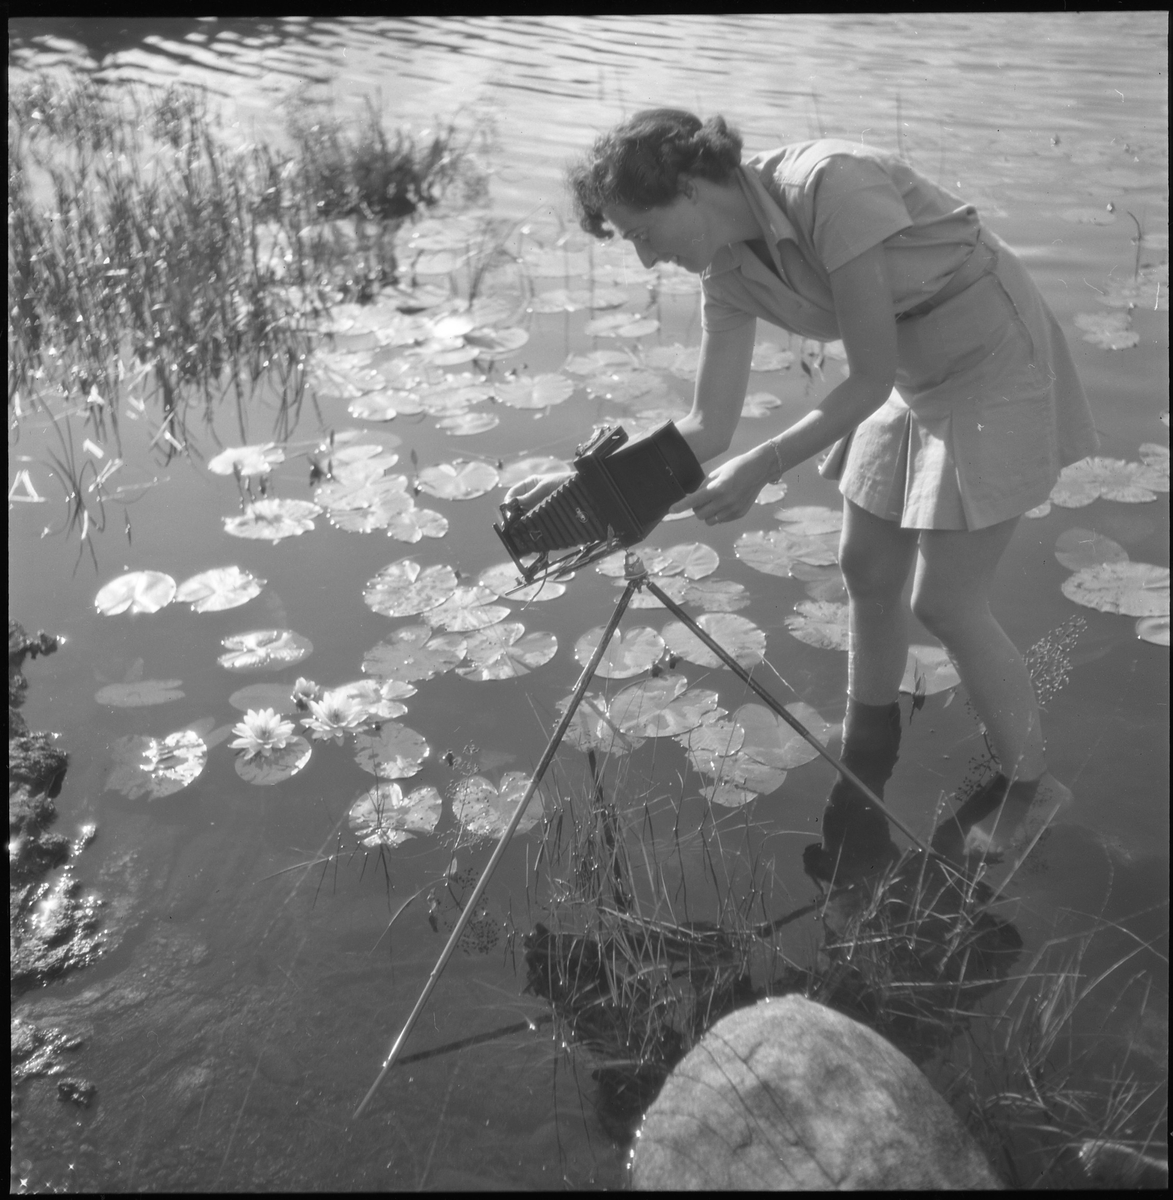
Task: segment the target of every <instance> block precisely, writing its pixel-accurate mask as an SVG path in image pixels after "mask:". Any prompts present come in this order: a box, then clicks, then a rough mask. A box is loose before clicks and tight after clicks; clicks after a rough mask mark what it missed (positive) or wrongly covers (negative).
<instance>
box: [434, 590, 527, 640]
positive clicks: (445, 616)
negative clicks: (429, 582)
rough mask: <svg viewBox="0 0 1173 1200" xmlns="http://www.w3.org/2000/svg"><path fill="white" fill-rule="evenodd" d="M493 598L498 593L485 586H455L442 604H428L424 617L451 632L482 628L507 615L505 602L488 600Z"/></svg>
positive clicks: (495, 622)
mask: <svg viewBox="0 0 1173 1200" xmlns="http://www.w3.org/2000/svg"><path fill="white" fill-rule="evenodd" d="M496 598H497V593H496V592H494V591H491V590H490V589H489V588H486V587H477V586H474V587H458V588H457V589H456V590H455V591H454V592H453V593H452V595H451V596H449V597H448V599H447V600H445V601H444V602H443V603H442V604H438V605H436V607H435V608H429V609H428V610H427V611H426V612H425V613H424V614H423V617H424V620H425V621H427V622H428V624H429V625H438V626H440V627H441V628H443V629H449V630H451V631H452V632H453V633H463V632H466V631H467V630H469V629H484V628H485V627H486V626H487V625H496V624H497V622H498V621H503V620H505V618H506V617H507V616H509V611H510V610H509V609H508V608H507V607H506V606H505V605H503V604H493V603H491V601H493V600H495V599H496Z"/></svg>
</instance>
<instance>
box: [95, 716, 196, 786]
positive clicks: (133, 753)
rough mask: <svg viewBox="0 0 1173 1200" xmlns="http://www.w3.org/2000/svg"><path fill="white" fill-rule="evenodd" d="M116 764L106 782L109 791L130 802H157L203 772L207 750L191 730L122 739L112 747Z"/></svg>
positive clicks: (191, 781) (192, 780)
mask: <svg viewBox="0 0 1173 1200" xmlns="http://www.w3.org/2000/svg"><path fill="white" fill-rule="evenodd" d="M113 754H114V761H115V763H116V764H117V765H116V766H115V768H114V770H113V771H111V772H110V775H109V776H108V777H107V779H106V788H107V790H108V791H116V792H121V793H122V794H123V795H124V796H129V797H130V798H131V799H132V800H139V799H142V798H144V797H145V798H146V799H147V800H159V799H162V797H164V796H171V795H174V793H176V792H179V791H182V790H183V789H184V788H185V787H187V786H188V785H189V784H191V783H193V782H194V781H195V780H196V779H197V778H198V777H199V775H200V772H202V771H203V769H204V765H205V763H206V762H207V759H208V747H207V745H206V744H205V743H204V740H203V738H201V737H200V735H199V734H198V733H196V732H195V730H193V729H180V730H178V731H177V732H175V733H171V734H168V735H167V736H166V737H165V738H153V737H143V736H138V737H122V738H118V740H117V741H115V743H114V746H113Z"/></svg>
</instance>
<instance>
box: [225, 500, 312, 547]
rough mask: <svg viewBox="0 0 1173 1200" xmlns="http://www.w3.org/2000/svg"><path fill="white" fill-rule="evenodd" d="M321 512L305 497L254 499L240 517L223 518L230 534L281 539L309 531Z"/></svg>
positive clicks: (270, 539) (271, 539)
mask: <svg viewBox="0 0 1173 1200" xmlns="http://www.w3.org/2000/svg"><path fill="white" fill-rule="evenodd" d="M321 511H322V510H321V509H320V508H319V507H318V506H317V505H316V504H311V503H310V502H309V501H308V500H278V499H265V500H256V501H254V502H253V503H252V504H249V505H248V506H246V508H245V510H244V514H243V515H242V516H239V517H225V518H224V532H225V533H227V534H229V535H230V536H232V537H241V538H256V539H258V540H260V541H267V542H280V541H282V540H284V539H285V538H289V537H297V536H298V535H299V534H303V533H308V532H309V531H310V530H311V529H313V527H314V517H316V516H318V515H319V514H320V513H321Z"/></svg>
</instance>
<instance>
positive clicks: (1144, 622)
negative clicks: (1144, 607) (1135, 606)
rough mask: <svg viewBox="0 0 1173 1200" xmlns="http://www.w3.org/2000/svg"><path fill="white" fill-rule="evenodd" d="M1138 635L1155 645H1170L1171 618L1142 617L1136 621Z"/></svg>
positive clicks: (1143, 640) (1142, 639)
mask: <svg viewBox="0 0 1173 1200" xmlns="http://www.w3.org/2000/svg"><path fill="white" fill-rule="evenodd" d="M1136 636H1137V637H1138V638H1140V640H1141V641H1142V642H1152V644H1153V645H1154V646H1166V647H1167V646H1168V645H1169V618H1168V617H1167V616H1164V617H1141V619H1140V620H1139V621H1137V623H1136Z"/></svg>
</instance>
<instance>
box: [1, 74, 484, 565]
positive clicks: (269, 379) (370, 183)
mask: <svg viewBox="0 0 1173 1200" xmlns="http://www.w3.org/2000/svg"><path fill="white" fill-rule="evenodd" d="M485 137H486V129H485V127H484V125H483V123H477V122H473V121H470V122H466V123H463V124H462V123H461V122H459V121H457V120H453V121H451V122H449V123H448V124H446V125H442V126H440V127H439V128H437V129H436V130H435V131H433V132H430V133H422V134H413V133H411V132H408V131H406V130H390V129H388V127H387V126H386V124H385V123H384V121H383V118H382V117H381V115H380V114H379V113H378V111H377V110H376V109H375V107H374V106H373V105H372V104H371V103H369V102H368V104H367V107H366V111H365V114H364V116H363V119H362V120H360V121H359V122H357V123H351V124H344V123H343V121H342V119H341V118H340V117H339V116H338V115H337V114H336V113H335V112H334V110H333V109H332V107H331V106H330V105H329V104H328V103H318V102H315V101H314V100H312V99H311V98H310V95H309V93H299V94H298V95H296V96H294V97H293V99H292V100H291V102H290V104H289V117H288V140H289V144H288V146H287V147H283V148H275V147H271V146H267V145H244V146H234V145H232V144H230V142H229V141H228V140H227V139H226V137H225V136H224V132H223V130H222V128H221V126H220V123H219V121H218V119H217V118H216V117H215V116H214V115H213V114H212V113H211V112H210V111H209V108H208V102H207V97H206V95H204V94H203V93H201V92H200V91H198V90H196V89H194V88H190V87H178V86H172V87H169V88H166V89H162V90H152V91H149V92H148V91H144V90H141V89H133V88H130V87H119V88H117V89H110V88H107V87H100V86H99V85H98V84H96V83H95V82H94V81H93V80H91V79H89V78H88V77H74V78H71V79H69V80H68V81H66V82H61V81H59V80H56V79H51V78H50V77H48V76H44V75H42V76H38V77H36V78H34V79H33V80H31V81H28V82H25V83H23V84H20V85H17V86H16V87H15V88H14V89H13V90H12V91H10V93H9V99H8V411H9V425H10V430H11V429H13V428H15V430H16V432H17V434H19V425H20V421H21V418H22V417H23V416H24V415H25V414H26V413H29V412H32V411H36V410H43V411H45V412H46V413H47V414H48V415H49V417H50V419H51V420H52V422H53V424H54V428H55V431H56V435H57V438H56V440H57V448H56V451H55V452H51V457H52V462H53V467H54V469H55V472H56V474H57V475H58V478H59V479H60V481H61V483H62V486H63V488H64V490H65V493H66V496H67V497H68V504H69V508H70V518H69V523H68V526H67V532H73V531H74V529H76V528H78V527H79V526H80V527H81V528H82V531H83V532H82V541H83V543H84V542H85V541H86V532H88V530H89V527H90V525H91V523H92V524H94V525H95V527H96V528H101V524H102V522H104V512H103V511H102V503H101V502H102V484H103V483H104V480H102V479H101V478H100V471H99V470H98V468H97V467H95V466H94V464H93V462H92V461H91V460H89V459H86V458H84V457H82V456H81V455H80V454H79V453H78V451H77V449H76V440H77V439H75V438H74V434H73V428H72V422H71V418H74V417H79V416H80V417H81V418H82V425H83V428H84V429H87V430H89V431H90V432H92V435H93V436H94V437H96V438H98V439H100V440H102V439H105V438H106V437H112V438H113V439H114V440H115V442H116V443H117V442H118V441H119V428H118V420H119V405H120V401H121V399H122V397H123V396H124V395H126V394H131V395H135V394H137V397H138V401H139V403H140V405H145V403H146V402H147V401H149V400H155V401H157V402H158V406H159V408H160V428H159V432H158V434H157V436H156V445H158V447H159V448H160V449H161V450H162V452H163V454H164V456H165V459H167V460H169V459H170V457H171V456H172V455H173V454H176V453H181V452H184V451H186V450H187V449H188V438H187V434H186V429H187V421H188V416H189V412H190V410H191V409H192V408H193V406H196V407H197V410H198V406H200V405H202V406H203V409H204V418H205V421H206V422H208V423H210V412H209V410H210V409H211V408H212V407H213V406H214V405H216V404H217V403H219V402H220V401H222V400H223V399H225V398H227V397H231V399H232V400H233V401H234V402H235V405H236V409H237V414H238V423H239V425H240V429H241V435H242V440H246V439H245V436H244V428H245V422H244V408H245V406H246V405H247V404H248V403H249V401H250V400H251V399H252V398H253V397H254V396H255V395H256V393H257V391H258V389H259V388H261V387H262V385H263V386H264V388H265V389H266V390H268V391H270V392H271V393H275V394H276V396H277V398H278V400H279V404H280V409H279V413H278V419H277V423H276V426H277V427H276V429H275V430H274V436H276V437H277V438H279V439H283V438H285V437H287V436H288V434H289V432H290V430H291V429H292V428H293V427H294V426H295V425H296V423H297V419H298V416H299V414H300V406H301V404H302V402H303V400H304V399H305V395H306V389H305V369H306V364H307V361H308V358H309V355H310V353H311V351H312V349H313V347H314V345H315V344H316V342H317V341H319V340H320V338H319V337H318V335H317V334H316V329H317V326H318V323H319V322H320V321H321V320H322V319H323V318H324V317H326V316H327V314H328V313H329V310H330V308H331V306H332V305H334V304H337V303H345V302H359V303H362V302H365V301H369V300H371V299H373V298H374V297H375V296H376V295H377V294H378V292H379V291H380V290H381V289H382V288H385V287H387V286H390V285H394V284H395V283H396V282H397V279H398V263H397V260H396V256H395V236H396V234H397V232H398V231H399V229H400V227H401V226H402V225H403V223H404V222H405V221H409V220H411V219H413V218H415V217H417V216H418V215H420V214H421V213H422V212H424V211H428V210H432V209H435V208H437V207H438V206H440V205H442V203H443V202H444V201H445V200H448V201H450V202H452V203H453V204H455V205H459V206H467V205H469V204H470V203H481V202H483V201H484V200H485V198H486V196H487V181H486V178H485V175H484V173H483V171H482V170H481V168H480V166H479V163H478V161H477V157H476V153H475V148H477V147H479V146H480V145H482V144H483V142H484V140H485ZM83 436H84V435H83ZM87 470H88V471H89V473H90V474H92V475H93V476H94V479H93V480H90V481H89V482H90V484H91V486H90V488H89V491H90V492H91V493H95V492H96V504H95V505H94V511H93V513H91V511H90V509H89V508H88V507H87V504H86V500H85V496H86V489H85V488H84V487H83V485H84V484H85V483H86V482H87V481H86V479H85V478H84V476H85V475H86V473H87ZM94 485H96V486H94ZM91 552H92V547H91Z"/></svg>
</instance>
